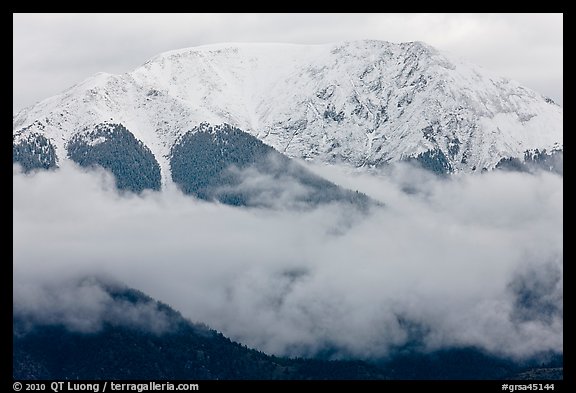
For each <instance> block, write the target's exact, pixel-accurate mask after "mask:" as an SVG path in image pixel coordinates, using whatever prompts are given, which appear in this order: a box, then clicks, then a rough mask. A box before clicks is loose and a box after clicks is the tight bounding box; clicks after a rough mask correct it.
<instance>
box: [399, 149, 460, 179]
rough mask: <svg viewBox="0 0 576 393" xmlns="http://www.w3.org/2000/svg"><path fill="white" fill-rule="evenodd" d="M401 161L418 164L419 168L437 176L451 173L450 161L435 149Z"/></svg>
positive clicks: (440, 151)
mask: <svg viewBox="0 0 576 393" xmlns="http://www.w3.org/2000/svg"><path fill="white" fill-rule="evenodd" d="M403 161H407V162H412V163H416V164H418V165H419V166H420V167H422V168H424V169H426V170H429V171H431V172H433V173H435V174H437V175H441V176H443V175H447V174H449V173H451V172H452V171H453V168H452V165H450V161H449V160H448V158H446V155H445V154H444V153H443V152H442V150H440V149H438V148H436V149H432V150H427V151H425V152H422V153H420V154H418V155H417V156H415V157H406V158H404V159H403Z"/></svg>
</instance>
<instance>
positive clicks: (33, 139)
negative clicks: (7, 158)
mask: <svg viewBox="0 0 576 393" xmlns="http://www.w3.org/2000/svg"><path fill="white" fill-rule="evenodd" d="M12 162H13V163H18V164H20V165H21V166H22V169H23V170H24V172H30V171H31V170H34V169H53V168H56V167H57V165H56V151H55V150H54V146H53V145H52V143H50V141H49V140H48V139H47V138H46V137H44V136H43V135H41V134H38V133H32V134H30V135H28V137H27V138H25V139H24V138H22V139H20V140H19V141H18V142H16V143H13V144H12Z"/></svg>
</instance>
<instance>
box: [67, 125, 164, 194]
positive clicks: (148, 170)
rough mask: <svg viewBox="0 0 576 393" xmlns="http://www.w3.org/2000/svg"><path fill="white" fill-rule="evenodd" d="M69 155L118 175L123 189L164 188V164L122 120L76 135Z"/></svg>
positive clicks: (89, 165) (69, 143) (118, 181)
mask: <svg viewBox="0 0 576 393" xmlns="http://www.w3.org/2000/svg"><path fill="white" fill-rule="evenodd" d="M67 150H68V157H70V159H72V160H73V161H75V162H76V163H78V164H79V165H81V166H84V167H92V166H101V167H103V168H105V169H107V170H109V171H110V172H111V173H112V174H113V175H114V177H115V179H116V186H117V187H118V189H119V190H127V191H132V192H137V193H138V192H142V191H144V190H146V189H151V190H160V187H161V175H160V165H159V164H158V162H157V161H156V158H155V157H154V155H153V154H152V152H151V151H150V149H149V148H148V147H147V146H146V145H144V144H143V143H142V142H141V141H139V140H137V139H136V138H135V137H134V135H133V134H132V133H131V132H130V131H128V129H126V127H124V126H123V125H122V124H111V123H102V124H98V125H97V126H96V127H94V129H93V130H86V131H85V132H81V133H78V134H76V135H74V136H73V137H72V138H71V139H70V141H69V142H68V144H67Z"/></svg>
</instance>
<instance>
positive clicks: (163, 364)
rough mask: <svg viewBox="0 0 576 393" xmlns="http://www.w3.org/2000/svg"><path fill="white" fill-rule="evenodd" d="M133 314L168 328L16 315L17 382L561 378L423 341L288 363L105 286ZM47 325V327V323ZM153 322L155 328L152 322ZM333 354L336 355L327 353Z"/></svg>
mask: <svg viewBox="0 0 576 393" xmlns="http://www.w3.org/2000/svg"><path fill="white" fill-rule="evenodd" d="M100 285H101V288H103V289H104V290H105V291H106V292H107V293H108V294H109V295H110V298H111V299H112V300H113V301H114V302H121V304H122V305H123V309H125V310H127V311H129V310H130V308H131V307H133V308H134V310H138V309H142V308H146V306H150V304H152V305H154V306H155V307H148V309H155V310H157V312H159V313H162V315H163V316H164V319H165V320H166V321H169V325H168V326H167V328H166V329H165V330H164V331H162V332H154V331H151V330H150V329H146V326H143V325H134V324H125V323H118V322H116V323H115V321H114V320H113V319H108V320H107V321H106V322H105V323H104V324H103V326H102V328H101V329H100V330H98V331H94V332H90V333H82V332H76V331H71V330H69V329H68V328H67V327H65V326H63V325H60V324H57V323H54V322H50V321H51V320H50V319H49V318H48V319H45V320H44V322H43V323H39V322H38V321H35V322H34V321H32V320H31V316H30V315H29V314H23V313H20V312H19V310H18V309H15V310H14V316H13V326H14V328H13V371H12V375H13V378H14V379H16V380H23V379H28V380H35V379H36V380H37V379H42V380H75V379H80V380H102V379H107V380H110V379H114V380H127V379H129V380H171V379H172V380H175V379H182V380H184V379H187V380H216V379H218V380H246V379H248V380H337V379H340V380H342V379H343V380H375V379H376V380H381V379H393V380H412V379H420V380H422V379H424V380H437V379H541V380H542V379H562V376H563V356H562V354H558V353H549V354H542V355H541V356H538V357H535V358H533V359H525V360H521V361H518V360H515V359H511V358H505V357H500V356H497V355H494V354H490V353H487V352H485V351H482V350H481V349H478V348H474V347H458V348H445V349H438V350H434V351H422V350H419V349H418V348H419V347H422V346H421V345H420V344H421V340H422V337H417V336H415V337H413V338H412V341H413V342H412V343H407V344H406V345H405V346H403V347H402V348H396V349H392V350H391V351H390V354H389V356H387V357H385V358H381V359H371V360H368V361H361V360H354V359H352V358H349V359H348V360H338V361H336V360H329V359H326V358H315V359H305V358H286V357H278V356H271V355H267V354H265V353H263V352H260V351H257V350H254V349H250V348H248V347H246V346H245V345H242V344H240V343H237V342H234V341H231V340H230V339H228V338H227V337H225V336H224V335H222V334H221V333H219V332H217V331H215V330H212V329H210V328H209V327H207V326H205V325H201V324H194V323H192V322H190V321H188V320H187V319H185V318H183V317H182V315H181V314H180V313H178V312H177V311H175V310H173V309H172V308H170V307H169V306H168V305H166V304H163V303H160V302H157V301H156V300H154V299H152V298H150V297H148V296H147V295H145V294H143V293H142V292H140V291H137V290H134V289H131V288H127V287H124V286H121V285H117V284H109V283H103V282H102V283H100ZM47 321H48V322H47ZM148 322H151V321H148ZM328 352H332V353H335V352H336V350H334V351H329V350H327V353H328Z"/></svg>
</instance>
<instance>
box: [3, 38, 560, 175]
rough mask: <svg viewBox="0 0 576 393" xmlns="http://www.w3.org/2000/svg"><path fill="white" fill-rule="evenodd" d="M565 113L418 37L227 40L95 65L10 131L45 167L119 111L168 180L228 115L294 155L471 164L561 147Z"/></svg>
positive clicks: (92, 140) (457, 166)
mask: <svg viewBox="0 0 576 393" xmlns="http://www.w3.org/2000/svg"><path fill="white" fill-rule="evenodd" d="M562 116H563V115H562V108H561V107H560V106H558V105H557V104H555V103H554V102H553V101H552V100H551V99H549V98H546V97H544V96H542V95H540V94H538V93H536V92H534V91H532V90H530V89H528V88H525V87H523V86H521V85H520V84H518V83H517V82H514V81H511V80H507V79H505V78H502V77H498V76H496V75H493V74H492V73H490V72H488V71H486V70H484V69H482V68H480V67H478V66H475V65H472V64H469V63H466V62H464V61H461V60H459V59H456V58H453V57H451V56H448V55H446V54H443V53H441V52H439V51H437V50H435V49H434V48H432V47H430V46H429V45H427V44H424V43H422V42H409V43H401V44H394V43H389V42H384V41H353V42H341V43H334V44H325V45H324V44H323V45H291V44H268V43H267V44H240V43H231V44H218V45H207V46H199V47H193V48H186V49H180V50H174V51H170V52H165V53H162V54H160V55H158V56H156V57H154V58H152V59H150V60H149V61H147V62H146V63H144V64H143V65H142V66H140V67H139V68H137V69H135V70H134V71H132V72H130V73H127V74H123V75H111V74H105V73H99V74H96V75H95V76H92V77H90V78H88V79H86V80H85V81H83V82H81V83H79V84H77V85H75V86H73V87H71V88H70V89H68V90H66V91H64V92H62V93H61V94H59V95H56V96H53V97H50V98H47V99H45V100H43V101H41V102H39V103H37V104H36V105H33V106H31V107H29V108H26V109H24V110H22V111H20V112H19V113H17V114H16V115H15V116H14V117H13V141H14V146H15V149H17V148H18V149H20V150H22V151H24V150H27V151H30V152H32V153H35V152H36V150H34V147H33V146H40V147H41V148H42V149H43V150H42V151H40V152H37V153H38V154H40V155H41V154H42V152H43V154H44V155H48V158H46V157H44V158H43V159H42V160H40V161H41V162H42V164H41V165H40V166H42V165H44V166H45V165H46V162H52V161H53V157H56V162H58V161H60V160H63V159H66V158H67V157H68V155H69V151H68V144H69V142H70V141H71V140H72V138H73V137H74V138H75V141H76V142H77V141H78V140H79V139H82V138H84V139H85V142H86V145H89V146H94V145H97V144H99V143H102V142H103V141H105V140H106V136H105V135H103V134H101V133H100V134H97V136H95V135H96V134H94V133H93V130H94V129H95V128H96V127H97V126H98V125H102V124H103V123H105V124H107V123H109V124H112V123H114V124H121V125H122V126H123V127H125V128H126V130H128V131H129V132H130V133H131V134H132V135H133V136H134V137H135V139H136V140H137V141H138V143H142V144H143V146H144V147H146V148H147V149H149V151H150V152H151V153H152V154H153V156H154V157H155V159H156V161H157V162H158V164H159V167H160V171H161V178H162V184H166V181H171V172H170V158H171V157H170V154H171V150H172V147H173V146H174V145H175V143H177V142H178V140H179V138H181V137H182V136H183V135H184V134H186V133H187V132H188V131H190V130H192V129H193V128H194V127H197V126H198V125H199V124H201V123H209V124H222V123H227V124H230V125H231V126H233V127H237V128H239V129H241V130H243V131H245V132H247V133H249V134H252V135H254V136H256V137H257V138H258V139H260V140H261V141H263V142H264V143H266V144H268V145H270V146H272V147H274V148H275V149H276V150H278V151H279V152H282V153H285V154H286V155H287V156H289V157H297V158H304V159H312V160H320V161H324V162H345V163H348V164H350V165H353V166H357V167H360V166H369V167H371V166H378V165H381V164H384V163H386V162H394V161H397V160H401V159H409V158H411V157H412V158H417V159H421V160H423V161H425V160H433V161H435V165H438V164H440V166H441V167H442V168H444V169H445V170H446V171H465V172H472V171H476V170H481V169H483V168H486V169H492V168H494V167H495V166H496V165H497V164H498V163H499V162H500V161H501V160H502V159H509V158H517V159H519V160H520V161H524V157H525V153H526V152H534V151H538V152H542V151H544V150H545V151H546V152H554V151H559V150H562V148H563V126H562V121H563V119H562ZM100 127H102V126H100ZM90 135H92V136H90ZM46 140H47V141H48V143H46ZM29 146H32V147H29ZM24 147H26V148H24ZM143 154H144V153H143ZM31 165H34V164H31Z"/></svg>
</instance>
